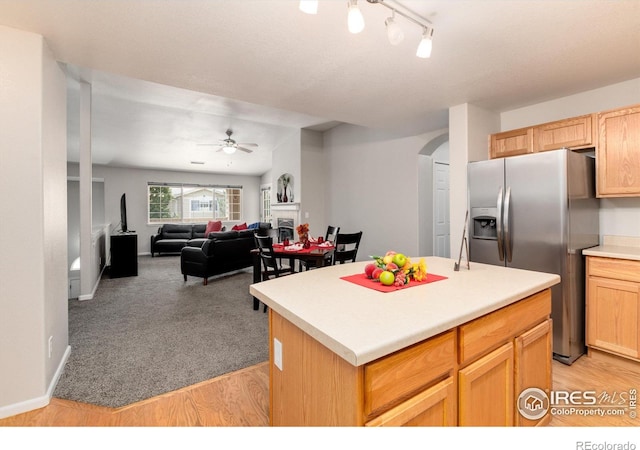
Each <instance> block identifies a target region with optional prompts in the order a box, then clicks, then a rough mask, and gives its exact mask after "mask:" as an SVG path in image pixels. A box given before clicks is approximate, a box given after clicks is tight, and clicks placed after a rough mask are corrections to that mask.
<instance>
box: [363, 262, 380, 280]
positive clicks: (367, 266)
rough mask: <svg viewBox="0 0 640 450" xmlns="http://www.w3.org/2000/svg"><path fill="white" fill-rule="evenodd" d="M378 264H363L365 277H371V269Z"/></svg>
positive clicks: (375, 267) (374, 268)
mask: <svg viewBox="0 0 640 450" xmlns="http://www.w3.org/2000/svg"><path fill="white" fill-rule="evenodd" d="M377 268H378V266H376V265H375V264H373V263H370V264H367V265H366V266H364V273H365V275H367V278H373V271H374V270H376V269H377Z"/></svg>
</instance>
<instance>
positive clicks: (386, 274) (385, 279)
mask: <svg viewBox="0 0 640 450" xmlns="http://www.w3.org/2000/svg"><path fill="white" fill-rule="evenodd" d="M395 279H396V277H395V275H394V274H393V272H390V271H388V270H385V271H383V272H382V273H381V274H380V283H382V284H384V285H385V286H391V285H392V284H393V283H394V281H395Z"/></svg>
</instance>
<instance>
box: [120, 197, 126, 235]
mask: <svg viewBox="0 0 640 450" xmlns="http://www.w3.org/2000/svg"><path fill="white" fill-rule="evenodd" d="M120 231H122V232H123V233H126V232H127V231H128V229H127V197H126V194H122V197H120Z"/></svg>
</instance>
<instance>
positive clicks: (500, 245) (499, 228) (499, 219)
mask: <svg viewBox="0 0 640 450" xmlns="http://www.w3.org/2000/svg"><path fill="white" fill-rule="evenodd" d="M496 206H497V208H496V209H497V210H498V217H497V220H496V234H497V235H498V236H497V237H498V239H497V241H498V257H499V258H500V261H504V248H503V242H504V235H503V234H504V233H503V229H502V186H500V190H499V191H498V201H497V205H496Z"/></svg>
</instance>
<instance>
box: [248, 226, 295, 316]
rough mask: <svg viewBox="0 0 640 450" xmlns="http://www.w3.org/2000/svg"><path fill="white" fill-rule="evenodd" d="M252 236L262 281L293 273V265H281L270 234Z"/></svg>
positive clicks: (265, 309) (265, 307)
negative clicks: (260, 262)
mask: <svg viewBox="0 0 640 450" xmlns="http://www.w3.org/2000/svg"><path fill="white" fill-rule="evenodd" d="M254 238H255V240H256V247H257V249H258V251H259V252H260V259H261V260H262V277H261V278H262V281H266V280H270V279H272V278H279V277H281V276H284V275H291V274H292V273H295V272H294V270H293V267H289V266H283V265H282V263H281V261H280V258H279V257H277V256H276V255H275V252H274V251H273V237H272V236H270V235H266V236H261V235H259V234H257V233H256V234H254ZM264 311H265V312H266V311H267V305H264Z"/></svg>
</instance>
